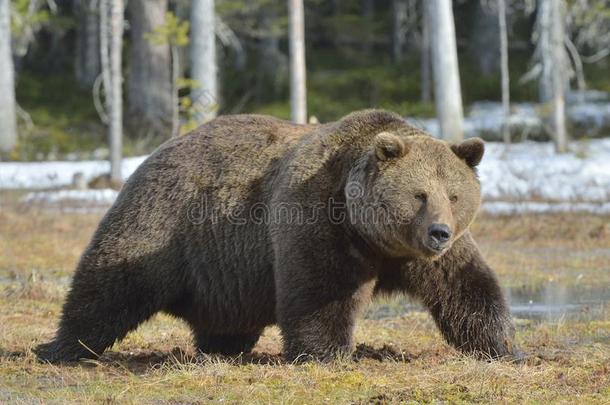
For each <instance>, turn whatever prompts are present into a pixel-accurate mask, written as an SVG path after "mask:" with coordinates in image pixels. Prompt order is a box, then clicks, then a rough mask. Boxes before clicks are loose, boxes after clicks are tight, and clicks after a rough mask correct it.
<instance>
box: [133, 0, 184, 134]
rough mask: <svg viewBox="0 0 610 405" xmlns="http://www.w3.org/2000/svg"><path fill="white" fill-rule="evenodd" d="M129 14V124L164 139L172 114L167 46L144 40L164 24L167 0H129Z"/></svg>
mask: <svg viewBox="0 0 610 405" xmlns="http://www.w3.org/2000/svg"><path fill="white" fill-rule="evenodd" d="M128 12H129V17H130V23H131V30H130V41H131V43H130V51H129V81H128V88H127V95H128V101H129V116H130V123H131V124H132V126H134V127H135V128H138V129H139V131H145V132H149V133H151V134H152V135H165V136H167V133H168V127H169V124H170V121H171V116H172V111H173V106H172V83H171V80H172V79H171V72H170V71H171V56H170V49H169V44H167V43H164V44H154V43H152V42H151V40H150V39H149V38H147V34H149V33H151V32H153V31H154V30H155V28H157V27H159V26H162V25H163V24H165V13H166V12H167V0H130V1H129V3H128Z"/></svg>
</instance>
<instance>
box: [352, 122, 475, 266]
mask: <svg viewBox="0 0 610 405" xmlns="http://www.w3.org/2000/svg"><path fill="white" fill-rule="evenodd" d="M483 152H484V144H483V141H482V140H480V139H478V138H474V139H468V140H466V141H463V142H462V143H459V144H455V145H450V144H448V143H446V142H443V141H440V140H437V139H434V138H432V137H430V136H428V135H425V134H423V133H422V134H417V135H409V136H404V135H401V134H399V133H397V132H381V133H379V134H377V135H376V137H375V138H374V141H373V143H372V145H371V146H370V147H369V150H368V151H366V152H365V153H364V154H363V155H362V156H361V157H360V158H359V159H358V161H357V162H356V164H355V165H354V166H353V167H352V168H351V170H350V172H349V176H348V179H347V182H346V185H345V190H344V192H345V197H346V202H347V207H348V215H349V218H350V223H351V225H352V226H353V227H354V228H355V229H356V231H357V232H358V234H359V235H360V236H362V237H363V238H364V239H365V240H366V241H367V242H368V243H369V245H370V244H373V245H374V246H376V247H377V248H378V249H379V250H381V251H382V252H384V253H386V254H388V255H390V256H394V257H428V258H432V259H434V258H437V257H439V256H441V255H442V254H443V253H444V252H446V251H447V250H448V249H449V248H450V247H451V245H452V243H453V242H454V241H455V240H457V239H458V238H460V237H461V236H462V235H463V234H464V232H465V231H466V230H467V229H468V227H469V225H470V223H471V222H472V221H473V219H474V217H475V215H476V213H477V211H478V208H479V205H480V202H481V188H480V184H479V180H478V178H477V173H476V166H477V165H478V164H479V162H480V161H481V158H482V157H483Z"/></svg>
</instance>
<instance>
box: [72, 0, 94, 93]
mask: <svg viewBox="0 0 610 405" xmlns="http://www.w3.org/2000/svg"><path fill="white" fill-rule="evenodd" d="M98 1H99V0H77V1H75V2H74V8H75V14H76V16H77V22H76V24H77V26H76V50H75V54H76V55H75V65H76V66H75V76H76V81H77V82H78V83H79V84H80V85H81V86H82V87H91V86H93V83H95V79H97V77H98V75H99V74H100V71H101V67H100V64H101V62H100V52H99V49H100V31H99V29H100V22H99V7H98Z"/></svg>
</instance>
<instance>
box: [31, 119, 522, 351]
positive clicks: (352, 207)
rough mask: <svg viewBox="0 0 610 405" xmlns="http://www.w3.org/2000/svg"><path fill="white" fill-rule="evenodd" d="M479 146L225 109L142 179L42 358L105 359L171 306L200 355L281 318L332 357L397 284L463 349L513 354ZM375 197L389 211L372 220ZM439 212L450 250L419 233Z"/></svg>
mask: <svg viewBox="0 0 610 405" xmlns="http://www.w3.org/2000/svg"><path fill="white" fill-rule="evenodd" d="M380 133H382V134H381V135H380ZM473 145H474V146H473ZM460 147H461V148H462V149H460ZM479 149H480V150H479ZM481 154H482V144H479V143H475V144H464V145H462V146H456V147H454V148H453V150H452V149H451V148H450V147H449V146H448V145H446V144H445V143H443V142H441V141H437V140H434V139H432V138H430V137H428V136H427V135H425V134H423V133H422V132H421V131H419V130H417V129H415V128H412V127H410V126H409V125H408V124H406V123H405V122H404V121H403V120H402V119H401V118H400V117H399V116H397V115H395V114H392V113H389V112H384V111H372V110H369V111H362V112H357V113H353V114H351V115H349V116H347V117H345V118H343V119H342V120H340V121H337V122H335V123H330V124H324V125H304V126H301V125H293V124H291V123H288V122H285V121H281V120H277V119H274V118H270V117H264V116H256V115H242V116H224V117H220V118H217V119H216V120H214V121H212V122H210V123H208V124H206V125H204V126H202V127H200V128H199V129H197V130H196V131H194V132H192V133H190V134H189V135H186V136H183V137H178V138H175V139H172V140H170V141H168V142H166V143H165V144H164V145H162V146H161V147H160V148H159V149H158V150H157V151H156V152H155V153H153V154H152V155H151V156H150V157H149V158H148V159H147V160H146V161H145V162H144V163H143V164H142V165H141V166H140V168H138V170H137V171H136V172H135V173H134V174H133V175H132V176H131V178H130V179H129V181H128V182H127V183H126V184H125V186H124V187H123V190H122V191H121V193H120V195H119V197H118V199H117V201H116V202H115V204H114V205H113V207H112V208H111V209H110V210H109V211H108V213H107V214H106V216H105V217H104V219H103V220H102V221H101V223H100V225H99V228H98V229H97V231H96V232H95V234H94V236H93V239H92V240H91V242H90V244H89V246H88V247H87V249H86V251H85V252H84V254H83V256H82V258H81V260H80V263H79V264H78V268H77V270H76V273H75V275H74V280H73V282H72V287H71V289H70V292H69V294H68V297H67V300H66V303H65V305H64V308H63V314H62V318H61V322H60V325H59V330H58V332H57V335H56V337H55V339H54V340H53V341H52V342H50V343H47V344H44V345H41V346H39V347H38V348H37V350H36V351H37V354H38V356H39V358H40V359H42V360H46V361H51V362H57V361H72V360H77V359H79V358H83V357H93V356H95V355H99V354H101V353H102V352H103V351H104V350H105V349H106V348H108V347H110V346H111V345H112V344H113V343H114V342H116V341H117V340H120V339H122V338H123V337H124V336H125V335H126V334H127V333H128V332H129V331H130V330H133V329H135V328H136V327H137V326H138V325H139V324H140V323H142V322H143V321H145V320H147V319H148V318H150V317H151V316H152V315H153V314H155V313H157V312H159V311H165V312H168V313H170V314H173V315H175V316H177V317H180V318H183V319H184V320H185V321H186V322H188V323H189V325H190V326H191V328H192V330H193V334H194V336H195V343H196V345H197V348H198V349H199V350H200V351H202V352H206V353H226V354H233V353H239V352H247V351H249V350H251V349H252V347H253V346H254V345H255V344H256V341H257V339H258V337H259V336H260V334H261V332H262V330H263V328H265V327H266V326H267V325H271V324H275V323H277V324H279V326H280V328H281V330H282V335H283V341H284V354H285V356H286V357H287V358H288V359H295V358H300V357H302V355H306V356H304V357H305V358H307V357H310V356H311V357H313V358H328V357H331V356H334V355H337V354H341V353H346V352H349V351H350V350H351V349H352V331H353V327H354V321H355V318H356V316H357V315H358V313H359V312H360V310H361V309H362V308H363V306H364V305H365V304H367V303H368V302H369V300H370V299H371V297H372V296H373V295H374V294H375V293H376V292H394V291H399V292H405V293H408V294H412V295H414V296H416V297H418V298H420V299H421V300H422V301H423V302H424V304H425V305H427V306H428V308H429V309H430V312H431V313H432V315H433V316H434V318H435V320H436V322H437V324H438V326H439V328H440V330H441V331H442V333H443V335H444V336H445V338H446V339H447V341H448V342H449V343H451V344H453V345H455V346H456V347H459V348H460V349H462V350H465V351H467V352H478V353H484V354H488V355H492V356H499V355H506V354H510V353H511V352H512V346H511V341H512V326H511V323H510V317H509V313H508V309H507V306H506V304H505V302H504V298H503V297H502V293H501V291H500V288H499V287H498V283H497V281H496V279H495V277H494V275H493V273H492V272H491V270H490V269H489V267H488V266H487V265H486V264H485V262H484V261H483V259H482V258H481V256H480V254H479V252H478V250H477V247H476V244H475V242H474V241H473V240H472V238H471V236H470V235H469V233H468V226H469V224H470V222H471V221H472V220H473V218H474V216H475V213H476V211H477V209H478V205H479V199H480V190H479V184H478V180H477V179H476V174H475V171H474V166H476V164H477V163H478V160H480V155H481ZM421 193H427V196H426V198H425V201H423V197H421ZM454 194H455V196H454ZM413 195H416V197H417V198H413ZM458 196H459V197H460V200H459V202H455V201H457V198H458ZM454 200H455V201H454ZM367 204H373V205H375V204H376V205H375V206H376V207H379V206H383V207H385V211H384V213H386V214H387V217H384V220H383V221H380V220H378V218H373V219H370V218H369V219H366V218H364V217H362V216H360V215H359V214H360V213H362V212H363V211H364V210H363V207H365V206H366V205H367ZM363 218H364V219H363ZM439 221H441V222H443V223H446V224H448V225H449V226H450V227H451V229H452V231H453V232H452V235H453V236H452V240H451V246H450V247H449V248H448V249H447V250H446V251H444V252H442V253H439V252H432V251H431V250H430V249H428V248H426V247H425V246H424V242H422V240H423V238H424V236H422V235H424V234H425V229H424V228H425V227H427V226H428V225H429V224H431V223H436V222H439ZM422 229H424V230H422Z"/></svg>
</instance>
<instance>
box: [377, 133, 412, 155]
mask: <svg viewBox="0 0 610 405" xmlns="http://www.w3.org/2000/svg"><path fill="white" fill-rule="evenodd" d="M406 153H407V145H406V144H405V143H404V141H403V140H402V139H400V137H399V136H398V135H395V134H393V133H391V132H380V133H378V134H377V136H376V137H375V156H377V159H379V160H381V161H385V160H388V159H392V158H398V157H401V156H404V155H405V154H406Z"/></svg>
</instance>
